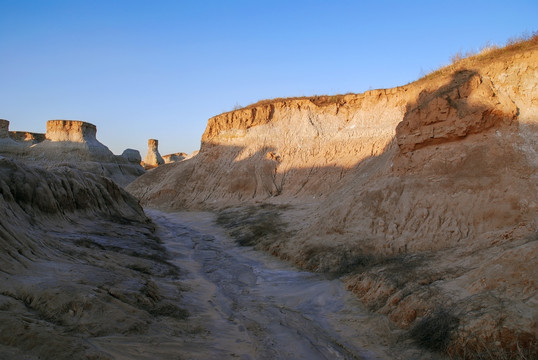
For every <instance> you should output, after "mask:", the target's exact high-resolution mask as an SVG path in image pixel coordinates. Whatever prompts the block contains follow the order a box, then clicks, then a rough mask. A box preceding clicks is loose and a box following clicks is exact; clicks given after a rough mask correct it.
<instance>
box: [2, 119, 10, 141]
mask: <svg viewBox="0 0 538 360" xmlns="http://www.w3.org/2000/svg"><path fill="white" fill-rule="evenodd" d="M8 137H9V121H7V120H4V119H0V139H6V138H8Z"/></svg>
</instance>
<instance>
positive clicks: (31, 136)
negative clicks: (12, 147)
mask: <svg viewBox="0 0 538 360" xmlns="http://www.w3.org/2000/svg"><path fill="white" fill-rule="evenodd" d="M9 137H10V138H12V139H13V140H15V141H18V142H22V143H25V144H27V145H29V146H30V145H33V144H37V143H40V142H42V141H45V134H41V133H33V132H27V131H10V132H9Z"/></svg>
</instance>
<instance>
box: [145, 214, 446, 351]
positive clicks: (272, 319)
mask: <svg viewBox="0 0 538 360" xmlns="http://www.w3.org/2000/svg"><path fill="white" fill-rule="evenodd" d="M146 213H147V214H148V215H149V216H150V217H151V218H152V219H153V221H154V222H155V223H156V224H157V225H158V232H159V236H160V238H161V239H162V240H163V242H164V245H165V246H166V248H167V249H168V251H169V252H170V253H171V255H172V260H171V261H172V262H173V263H174V264H175V265H177V266H179V267H180V268H181V269H182V270H183V271H184V273H185V275H184V277H183V282H184V284H185V285H186V286H187V288H188V290H187V291H186V292H185V293H184V296H183V299H182V306H186V307H187V308H188V309H189V311H190V312H191V317H190V319H189V321H193V322H197V323H198V324H200V329H201V330H200V334H198V335H196V336H193V337H192V339H190V340H187V341H185V340H184V341H185V342H184V345H183V351H182V352H183V354H182V356H181V358H182V359H183V358H185V359H234V358H237V359H309V360H312V359H437V358H439V356H438V355H435V354H430V353H427V352H424V351H421V350H419V349H417V348H415V347H414V346H413V345H412V344H411V343H410V342H409V341H406V340H405V339H403V340H402V337H401V333H400V332H399V331H398V330H395V329H392V328H391V326H390V324H389V322H388V320H387V319H386V317H383V316H381V315H376V314H372V313H371V312H368V311H367V310H366V309H365V308H364V306H363V305H362V304H361V303H360V302H359V301H358V300H357V299H356V298H355V297H354V296H353V295H352V294H350V293H349V292H348V291H346V289H345V287H344V285H343V284H342V282H341V281H340V280H338V279H334V278H333V279H331V278H329V277H327V276H325V275H322V274H314V273H309V272H304V271H300V270H298V269H296V268H294V267H292V266H291V265H289V264H287V263H285V262H282V261H280V260H278V259H275V258H274V257H271V256H269V255H267V254H264V253H261V252H258V251H255V250H253V249H251V248H246V247H239V246H237V245H236V244H235V242H234V241H233V240H232V239H231V238H229V237H228V236H227V235H226V233H225V231H224V229H222V228H220V227H218V226H217V225H215V222H214V215H213V214H210V213H192V212H188V213H164V212H159V211H155V210H146Z"/></svg>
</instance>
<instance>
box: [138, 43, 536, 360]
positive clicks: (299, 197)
mask: <svg viewBox="0 0 538 360" xmlns="http://www.w3.org/2000/svg"><path fill="white" fill-rule="evenodd" d="M533 41H534V40H533ZM494 55H495V56H493V55H491V54H489V55H487V56H479V57H475V58H470V59H466V60H464V61H462V62H460V63H458V64H456V65H454V66H452V67H450V68H447V69H445V70H444V71H440V72H438V73H436V74H433V75H431V76H428V77H426V78H424V79H421V80H419V81H417V82H415V83H412V84H409V85H406V86H402V87H398V88H394V89H384V90H373V91H368V92H366V93H364V94H349V95H341V96H321V97H312V98H297V99H276V100H272V101H264V102H260V103H258V104H254V105H251V106H249V107H247V108H244V109H240V110H237V111H233V112H229V113H225V114H222V115H218V116H216V117H213V118H211V119H209V121H208V125H207V128H206V130H205V132H204V134H203V137H202V147H201V150H200V153H199V154H198V155H197V156H196V157H194V158H192V159H189V160H186V161H182V162H179V163H175V164H171V165H170V166H166V167H162V168H157V169H155V170H153V171H152V172H151V173H150V174H146V175H144V176H142V177H140V178H139V179H137V180H136V181H135V182H134V183H133V184H131V185H130V186H129V187H128V190H129V191H130V192H132V193H133V194H135V195H136V196H137V197H139V198H140V199H141V201H142V203H143V204H145V205H147V206H152V207H160V208H163V209H174V210H177V209H187V210H189V209H210V210H216V211H220V210H221V209H224V208H229V207H236V208H238V209H237V211H238V214H236V215H237V216H235V217H234V216H232V217H231V218H234V219H237V218H240V216H239V215H240V214H241V213H242V212H245V211H247V210H244V209H245V206H250V205H252V206H259V205H260V204H264V206H267V205H268V204H272V206H277V208H278V209H279V214H281V215H280V216H281V217H282V218H283V219H286V220H287V221H285V222H286V223H287V224H288V227H287V230H286V231H287V232H286V234H287V235H286V236H280V237H274V238H273V239H270V240H267V239H265V240H263V238H264V236H265V235H264V232H263V231H262V232H260V231H258V230H259V228H256V229H258V230H256V229H254V230H252V231H251V235H250V237H251V238H252V237H254V238H256V237H258V238H259V239H258V240H253V241H251V242H250V244H258V246H259V247H261V248H264V249H266V250H268V251H270V252H272V253H274V254H275V255H279V256H281V257H283V258H286V259H288V260H290V261H293V262H295V263H296V264H298V265H300V266H302V267H304V268H307V269H311V270H314V271H323V272H336V273H339V274H346V276H345V278H344V279H345V281H346V282H347V284H348V286H349V288H350V290H352V291H354V292H355V293H356V294H357V295H358V296H359V297H360V298H361V299H362V300H363V301H364V302H365V303H366V304H368V306H369V307H370V308H371V309H373V310H375V311H378V312H381V313H383V314H386V315H387V316H388V317H389V318H390V319H391V320H392V321H394V322H395V323H396V324H398V325H399V326H402V327H405V328H409V329H417V328H419V330H420V326H424V324H427V321H428V320H429V319H430V320H431V319H433V320H435V319H438V318H439V317H440V316H441V315H442V314H449V319H456V320H457V321H456V320H454V321H453V322H450V321H449V323H450V324H449V325H450V326H449V328H450V329H449V330H451V331H452V330H453V331H452V332H451V334H452V336H453V337H452V338H451V340H450V346H449V348H450V349H451V351H452V352H458V351H466V349H467V350H469V349H472V350H473V351H475V352H476V353H478V352H479V351H482V350H484V346H491V348H490V349H494V350H495V349H496V350H495V351H497V350H498V351H499V352H502V351H509V352H510V351H515V350H514V349H517V348H518V346H522V347H524V348H525V349H534V350H536V333H537V330H538V329H537V328H536V316H537V314H538V308H537V306H536V299H535V298H536V293H537V285H536V284H537V283H538V278H537V275H536V273H535V271H534V270H533V269H536V268H537V267H538V262H537V261H538V260H536V259H538V256H537V255H538V245H537V242H536V241H535V240H536V236H537V234H538V175H537V174H538V171H537V167H538V161H537V160H536V159H538V143H537V141H536V139H538V102H537V101H536V99H538V84H537V82H536V76H537V74H538V65H537V64H538V45H537V44H536V41H534V42H532V41H531V42H530V43H527V44H526V45H525V46H524V47H514V48H510V49H503V50H500V51H498V52H497V53H495V54H494ZM242 209H243V210H242ZM249 209H250V208H249ZM228 211H229V210H228ZM248 211H250V210H248ZM251 218H252V216H251ZM263 218H267V217H261V218H260V219H263ZM256 234H258V235H256ZM260 239H261V240H260ZM507 274H509V275H508V276H506V275H507ZM501 310H502V311H501ZM440 314H441V315H440ZM521 314H525V315H521ZM436 317H437V318H436ZM433 320H432V321H433ZM438 320H439V319H438ZM501 323H502V324H503V325H502V328H501V327H500V325H499V324H501ZM447 326H448V325H447ZM419 330H416V332H415V334H417V332H419ZM480 349H482V350H480ZM484 351H485V350H484Z"/></svg>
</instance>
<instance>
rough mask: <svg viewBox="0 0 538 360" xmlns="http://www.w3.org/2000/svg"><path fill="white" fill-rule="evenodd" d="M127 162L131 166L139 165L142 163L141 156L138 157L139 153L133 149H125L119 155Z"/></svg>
mask: <svg viewBox="0 0 538 360" xmlns="http://www.w3.org/2000/svg"><path fill="white" fill-rule="evenodd" d="M121 156H123V157H124V158H125V159H127V161H129V162H130V163H133V164H139V165H140V163H141V162H142V156H140V151H138V150H135V149H125V150H124V151H123V153H122V154H121Z"/></svg>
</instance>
